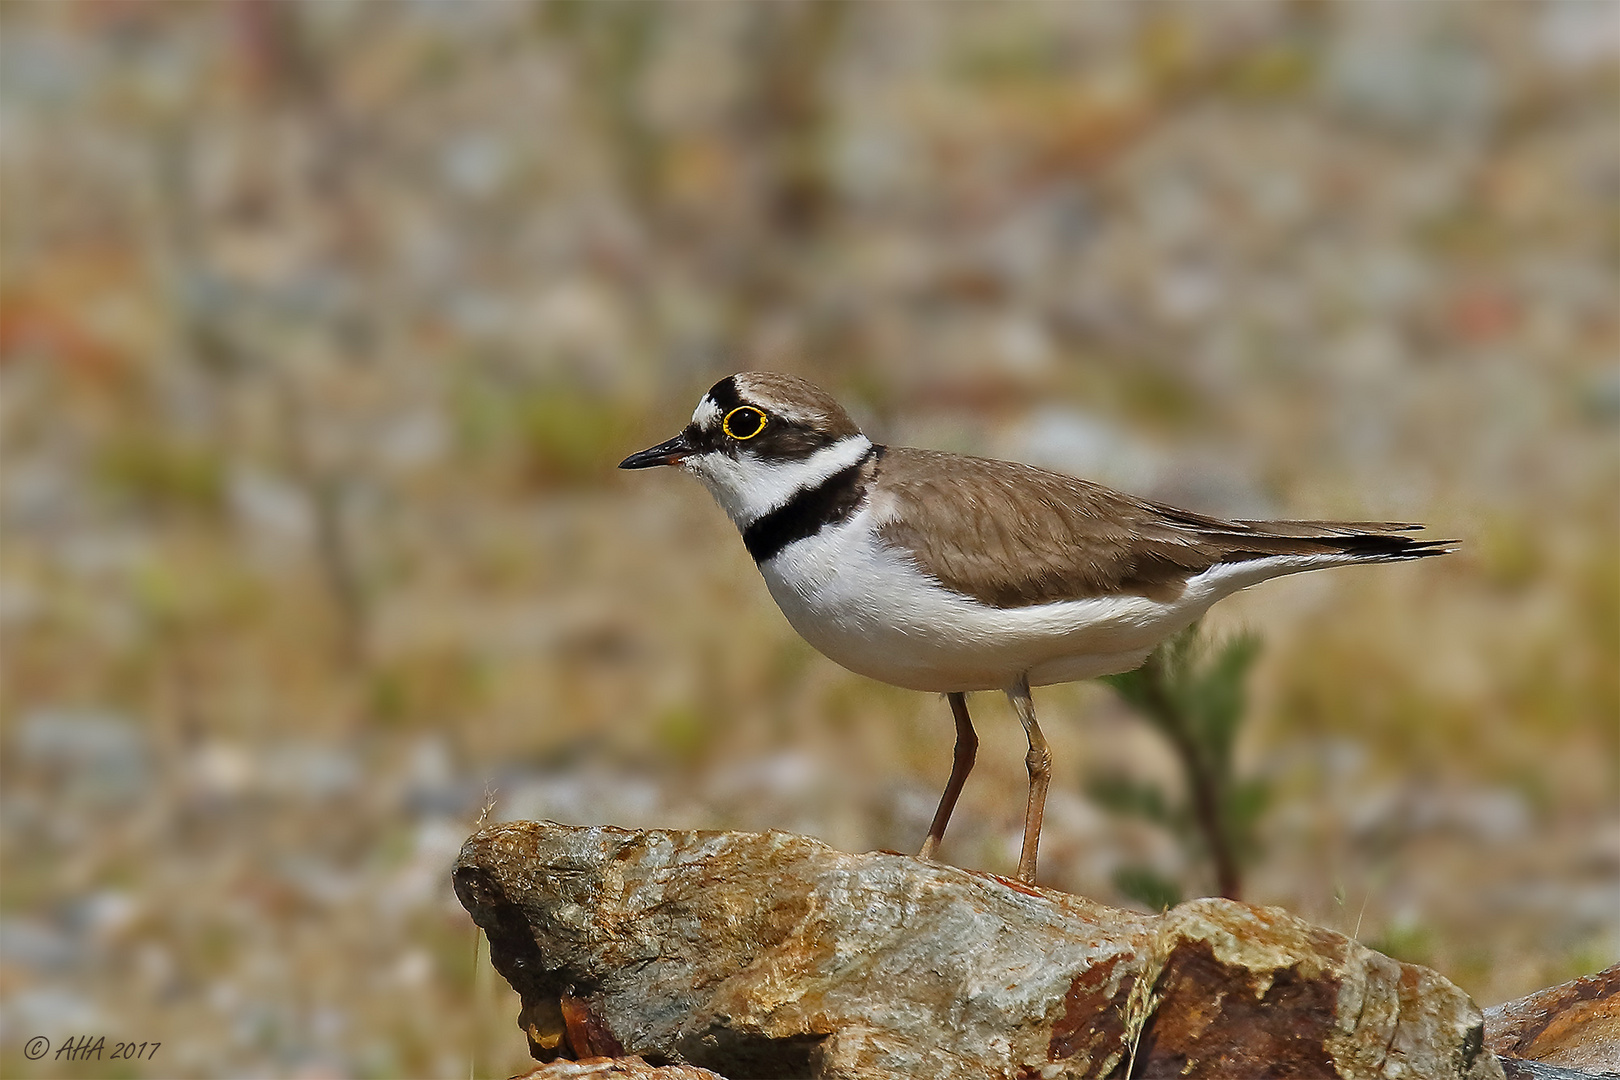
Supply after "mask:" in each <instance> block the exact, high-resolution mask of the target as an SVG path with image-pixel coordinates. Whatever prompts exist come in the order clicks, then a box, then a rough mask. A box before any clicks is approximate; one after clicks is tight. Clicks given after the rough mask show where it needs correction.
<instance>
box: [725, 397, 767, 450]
mask: <svg viewBox="0 0 1620 1080" xmlns="http://www.w3.org/2000/svg"><path fill="white" fill-rule="evenodd" d="M720 430H721V431H724V432H725V433H726V434H727V435H730V436H731V437H732V438H733V439H736V440H737V441H738V442H742V441H743V440H745V439H752V438H753V437H754V436H755V435H758V434H759V433H760V432H762V431H764V430H765V414H764V413H763V412H761V411H760V410H759V409H756V408H754V407H753V406H752V405H739V406H737V407H736V408H735V409H732V410H731V411H730V412H728V413H726V418H725V419H724V420H722V421H720Z"/></svg>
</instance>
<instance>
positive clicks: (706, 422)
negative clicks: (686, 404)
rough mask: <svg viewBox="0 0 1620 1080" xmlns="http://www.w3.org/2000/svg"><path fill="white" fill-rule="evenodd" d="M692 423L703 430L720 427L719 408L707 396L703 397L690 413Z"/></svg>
mask: <svg viewBox="0 0 1620 1080" xmlns="http://www.w3.org/2000/svg"><path fill="white" fill-rule="evenodd" d="M692 423H694V424H696V425H697V426H698V427H700V428H703V429H705V430H708V429H712V428H717V427H719V426H720V406H718V405H716V404H715V403H714V399H713V398H711V397H710V396H709V395H708V394H704V395H703V400H701V401H699V402H698V405H697V408H696V409H694V410H693V411H692Z"/></svg>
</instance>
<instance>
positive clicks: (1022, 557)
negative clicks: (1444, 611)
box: [877, 447, 1450, 607]
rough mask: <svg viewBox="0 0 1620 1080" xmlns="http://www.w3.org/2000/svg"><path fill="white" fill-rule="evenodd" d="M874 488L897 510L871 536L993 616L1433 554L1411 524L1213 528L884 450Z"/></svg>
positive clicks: (1004, 467) (1032, 475)
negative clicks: (1321, 562) (1203, 576)
mask: <svg viewBox="0 0 1620 1080" xmlns="http://www.w3.org/2000/svg"><path fill="white" fill-rule="evenodd" d="M877 484H878V487H879V489H880V490H881V491H882V492H883V493H884V494H885V495H886V496H887V497H889V498H892V499H894V500H896V501H897V503H898V506H897V507H896V509H897V513H895V514H894V515H893V516H892V517H890V519H889V520H887V521H886V522H885V523H884V524H883V525H882V527H881V530H880V533H881V536H882V538H883V540H884V541H885V542H886V543H889V544H892V545H894V546H897V547H900V548H903V549H905V550H907V551H909V552H911V553H912V554H913V555H914V556H915V557H916V559H917V561H918V563H919V564H920V565H921V566H922V567H923V568H924V569H925V570H927V571H928V572H930V573H932V574H933V575H934V576H935V577H936V578H938V579H939V580H940V581H941V582H942V583H943V584H945V585H947V586H949V587H950V588H952V589H955V590H956V591H958V592H961V593H965V594H966V595H969V596H972V597H974V598H975V599H977V600H979V601H981V602H983V603H986V604H991V605H993V606H995V607H1024V606H1028V605H1030V604H1042V603H1048V602H1051V601H1055V600H1076V599H1082V598H1084V597H1088V596H1098V595H1103V594H1106V593H1127V594H1135V595H1141V596H1148V597H1152V598H1154V599H1173V598H1175V597H1176V596H1179V595H1180V594H1181V591H1182V589H1183V588H1184V587H1185V585H1186V583H1187V581H1188V579H1189V578H1191V577H1193V576H1194V575H1196V574H1198V573H1200V572H1201V571H1204V570H1207V569H1209V568H1210V567H1212V566H1214V565H1216V564H1218V563H1229V562H1243V561H1247V560H1250V559H1261V558H1266V557H1267V556H1272V555H1321V554H1344V555H1350V556H1353V557H1354V558H1356V559H1357V560H1364V561H1367V562H1386V561H1392V560H1397V559H1415V558H1420V557H1422V556H1425V555H1439V554H1443V553H1444V552H1446V551H1448V550H1450V546H1449V545H1450V542H1449V541H1440V540H1418V539H1414V538H1412V537H1409V536H1401V535H1399V534H1400V533H1401V532H1405V531H1409V530H1412V529H1415V528H1421V526H1417V525H1412V524H1409V523H1406V522H1368V521H1225V520H1222V519H1220V518H1213V517H1207V516H1205V515H1203V514H1196V513H1193V512H1191V511H1188V510H1180V509H1177V508H1176V507H1173V506H1167V505H1164V504H1162V503H1155V502H1149V501H1147V500H1145V499H1138V498H1135V497H1133V496H1130V495H1125V494H1123V493H1121V492H1118V491H1113V490H1111V489H1109V488H1105V487H1103V486H1102V485H1100V484H1093V483H1091V482H1090V481H1086V480H1080V479H1078V478H1076V477H1072V476H1065V475H1063V474H1061V473H1054V472H1048V471H1046V470H1044V469H1037V468H1034V467H1033V466H1029V465H1020V464H1016V463H1013V462H1008V461H991V460H988V459H985V458H974V457H962V456H959V455H956V454H945V453H940V452H938V451H932V450H914V449H910V448H906V447H893V448H890V449H889V450H888V452H887V453H886V454H885V455H884V457H883V459H882V462H881V464H880V466H879V470H878V478H877Z"/></svg>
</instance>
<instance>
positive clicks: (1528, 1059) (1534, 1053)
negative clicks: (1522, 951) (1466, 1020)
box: [1485, 964, 1620, 1080]
mask: <svg viewBox="0 0 1620 1080" xmlns="http://www.w3.org/2000/svg"><path fill="white" fill-rule="evenodd" d="M1485 1043H1486V1045H1487V1046H1488V1047H1489V1048H1490V1049H1491V1050H1492V1051H1494V1052H1495V1053H1496V1054H1498V1055H1499V1056H1500V1057H1501V1059H1502V1065H1503V1067H1504V1069H1505V1071H1506V1072H1507V1074H1508V1078H1509V1080H1515V1078H1517V1077H1524V1078H1526V1080H1564V1078H1568V1077H1580V1076H1604V1077H1611V1076H1612V1077H1617V1078H1620V964H1615V965H1614V966H1612V967H1609V968H1605V969H1604V970H1602V971H1600V972H1598V973H1597V974H1595V975H1588V976H1586V977H1585V978H1581V979H1572V980H1570V981H1569V982H1567V983H1560V984H1559V985H1557V986H1549V987H1548V988H1547V989H1545V990H1537V991H1536V992H1535V993H1533V994H1529V995H1527V996H1525V997H1522V998H1519V999H1518V1000H1516V1001H1509V1002H1505V1003H1503V1004H1501V1005H1493V1006H1491V1007H1490V1008H1489V1009H1486V1010H1485Z"/></svg>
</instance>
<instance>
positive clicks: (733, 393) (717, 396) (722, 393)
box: [709, 375, 743, 416]
mask: <svg viewBox="0 0 1620 1080" xmlns="http://www.w3.org/2000/svg"><path fill="white" fill-rule="evenodd" d="M709 400H710V401H712V402H714V403H715V404H716V405H717V406H719V408H720V415H721V416H724V415H726V413H728V412H730V411H731V410H732V409H735V408H736V407H737V406H739V405H741V404H742V403H743V399H742V396H741V395H739V394H738V393H737V380H736V379H734V378H732V377H731V376H730V375H727V376H726V377H725V378H723V379H721V380H720V381H719V382H717V383H715V384H714V385H713V386H711V387H709Z"/></svg>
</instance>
